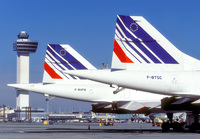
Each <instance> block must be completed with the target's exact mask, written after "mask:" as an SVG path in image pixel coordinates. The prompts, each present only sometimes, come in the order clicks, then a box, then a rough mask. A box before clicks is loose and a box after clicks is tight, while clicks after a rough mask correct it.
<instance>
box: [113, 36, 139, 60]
mask: <svg viewBox="0 0 200 139" xmlns="http://www.w3.org/2000/svg"><path fill="white" fill-rule="evenodd" d="M115 35H116V36H118V35H117V34H115ZM114 41H117V40H114ZM120 42H121V44H122V45H123V47H124V48H125V49H126V51H128V52H129V53H130V54H131V55H132V56H133V57H134V58H135V59H137V61H139V62H140V63H142V62H141V61H140V60H139V59H138V58H137V57H136V56H135V55H134V54H133V53H131V52H130V51H129V50H128V49H127V48H126V46H125V44H124V42H123V41H120ZM114 43H115V42H114ZM118 45H119V44H118ZM119 46H120V45H119ZM133 49H134V48H133ZM135 52H136V53H137V50H135ZM137 54H138V55H140V54H139V53H137ZM141 56H142V55H141Z"/></svg>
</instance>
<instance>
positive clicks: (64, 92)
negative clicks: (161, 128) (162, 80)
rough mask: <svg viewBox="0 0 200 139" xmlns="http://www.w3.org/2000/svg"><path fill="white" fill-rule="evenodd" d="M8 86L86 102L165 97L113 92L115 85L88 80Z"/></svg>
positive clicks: (144, 93) (158, 100)
mask: <svg viewBox="0 0 200 139" xmlns="http://www.w3.org/2000/svg"><path fill="white" fill-rule="evenodd" d="M10 86H12V87H15V88H18V89H19V88H20V89H23V90H28V91H32V92H36V93H41V94H48V95H50V96H56V97H62V98H67V99H74V100H80V101H87V102H115V101H137V102H160V99H162V98H163V97H166V96H163V95H157V94H151V93H147V92H142V91H136V90H131V89H124V90H122V91H120V92H118V93H117V94H113V91H115V90H116V89H117V88H116V87H110V86H109V85H107V84H102V83H98V82H93V81H89V80H69V81H67V82H63V83H55V84H27V85H26V84H13V85H10ZM147 96H148V97H147Z"/></svg>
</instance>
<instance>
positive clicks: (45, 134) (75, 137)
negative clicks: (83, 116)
mask: <svg viewBox="0 0 200 139" xmlns="http://www.w3.org/2000/svg"><path fill="white" fill-rule="evenodd" d="M199 137H200V134H199V133H189V132H174V131H170V132H162V130H161V127H152V125H151V123H116V124H115V125H114V126H103V125H102V126H99V123H54V124H53V125H44V124H43V123H0V138H1V139H24V138H26V139H36V138H40V139H59V138H62V139H63V138H67V139H103V138H105V139H108V138H109V139H130V138H134V139H135V138H140V139H143V138H148V139H157V138H159V139H160V138H162V139H163V138H166V139H169V138H181V139H188V138H199Z"/></svg>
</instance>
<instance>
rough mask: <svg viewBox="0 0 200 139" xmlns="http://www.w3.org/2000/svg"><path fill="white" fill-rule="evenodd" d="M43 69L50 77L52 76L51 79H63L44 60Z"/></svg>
mask: <svg viewBox="0 0 200 139" xmlns="http://www.w3.org/2000/svg"><path fill="white" fill-rule="evenodd" d="M44 69H45V71H46V72H47V73H48V74H49V75H50V76H51V78H53V79H63V78H62V77H61V76H60V75H58V74H57V73H56V72H55V71H54V70H53V69H52V68H51V67H50V66H49V65H48V64H47V63H46V62H44Z"/></svg>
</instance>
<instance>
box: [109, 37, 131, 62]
mask: <svg viewBox="0 0 200 139" xmlns="http://www.w3.org/2000/svg"><path fill="white" fill-rule="evenodd" d="M113 51H114V53H115V54H116V55H117V57H118V58H119V60H120V61H121V62H122V63H134V62H133V61H132V60H131V59H130V58H128V57H127V56H126V54H125V53H124V51H123V50H122V48H121V47H120V46H119V44H118V43H117V41H116V40H114V49H113Z"/></svg>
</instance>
